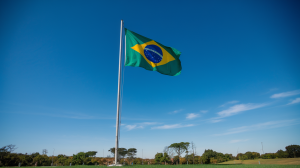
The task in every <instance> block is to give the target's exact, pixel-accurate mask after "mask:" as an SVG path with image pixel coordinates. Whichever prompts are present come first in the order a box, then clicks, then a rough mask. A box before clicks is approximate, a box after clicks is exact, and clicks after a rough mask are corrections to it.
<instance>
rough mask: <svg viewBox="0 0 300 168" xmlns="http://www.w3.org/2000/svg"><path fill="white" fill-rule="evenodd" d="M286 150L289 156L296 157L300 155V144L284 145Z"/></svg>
mask: <svg viewBox="0 0 300 168" xmlns="http://www.w3.org/2000/svg"><path fill="white" fill-rule="evenodd" d="M285 149H286V152H287V153H288V155H289V157H290V158H296V157H299V156H300V146H299V145H289V146H286V147H285Z"/></svg>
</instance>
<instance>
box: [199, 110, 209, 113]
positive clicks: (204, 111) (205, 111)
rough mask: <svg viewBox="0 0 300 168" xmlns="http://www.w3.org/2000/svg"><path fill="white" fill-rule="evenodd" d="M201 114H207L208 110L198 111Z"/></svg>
mask: <svg viewBox="0 0 300 168" xmlns="http://www.w3.org/2000/svg"><path fill="white" fill-rule="evenodd" d="M200 112H201V113H207V112H208V110H200Z"/></svg>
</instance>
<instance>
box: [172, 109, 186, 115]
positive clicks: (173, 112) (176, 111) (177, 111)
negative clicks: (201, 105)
mask: <svg viewBox="0 0 300 168" xmlns="http://www.w3.org/2000/svg"><path fill="white" fill-rule="evenodd" d="M181 111H183V109H179V110H175V111H172V112H169V114H176V113H179V112H181Z"/></svg>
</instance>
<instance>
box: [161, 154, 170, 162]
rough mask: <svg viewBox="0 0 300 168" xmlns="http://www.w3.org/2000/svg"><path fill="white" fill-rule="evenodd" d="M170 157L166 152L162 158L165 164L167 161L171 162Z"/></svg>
mask: <svg viewBox="0 0 300 168" xmlns="http://www.w3.org/2000/svg"><path fill="white" fill-rule="evenodd" d="M170 161H171V160H170V157H169V155H168V154H167V153H164V155H163V157H161V158H160V162H165V165H166V163H167V162H170Z"/></svg>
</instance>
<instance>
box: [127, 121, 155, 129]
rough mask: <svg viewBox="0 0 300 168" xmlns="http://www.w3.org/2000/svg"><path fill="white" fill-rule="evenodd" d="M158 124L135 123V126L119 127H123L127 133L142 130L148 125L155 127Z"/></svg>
mask: <svg viewBox="0 0 300 168" xmlns="http://www.w3.org/2000/svg"><path fill="white" fill-rule="evenodd" d="M156 124H159V123H157V122H143V123H136V124H132V125H129V124H121V126H124V127H125V128H126V129H127V130H128V131H130V130H133V129H143V128H145V127H146V126H150V125H156Z"/></svg>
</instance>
